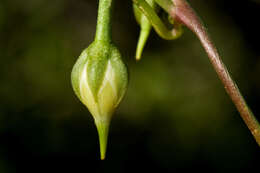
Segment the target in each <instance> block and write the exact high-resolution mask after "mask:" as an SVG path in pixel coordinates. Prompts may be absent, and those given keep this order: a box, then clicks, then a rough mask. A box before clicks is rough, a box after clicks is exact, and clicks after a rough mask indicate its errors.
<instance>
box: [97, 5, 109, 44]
mask: <svg viewBox="0 0 260 173" xmlns="http://www.w3.org/2000/svg"><path fill="white" fill-rule="evenodd" d="M112 6H113V0H99V6H98V18H97V29H96V37H95V40H97V41H104V42H110V41H111V17H112V8H113V7H112Z"/></svg>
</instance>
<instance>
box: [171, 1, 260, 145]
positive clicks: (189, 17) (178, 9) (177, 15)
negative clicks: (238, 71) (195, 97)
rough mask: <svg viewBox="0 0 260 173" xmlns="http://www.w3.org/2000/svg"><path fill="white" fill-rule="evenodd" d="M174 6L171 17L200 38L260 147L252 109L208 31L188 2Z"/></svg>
mask: <svg viewBox="0 0 260 173" xmlns="http://www.w3.org/2000/svg"><path fill="white" fill-rule="evenodd" d="M172 2H173V3H174V6H172V8H171V10H170V15H171V16H172V17H173V18H174V19H175V20H177V22H180V23H182V24H184V25H186V26H187V27H188V28H189V29H190V30H192V31H193V32H194V33H195V34H196V35H197V37H198V38H199V40H200V42H201V44H202V46H203V47H204V49H205V51H206V53H207V55H208V57H209V59H210V62H211V64H212V65H213V67H214V69H215V71H216V72H217V75H218V77H219V78H220V80H221V81H222V83H223V85H224V88H225V90H226V92H227V93H228V95H229V96H230V98H231V99H232V101H233V103H234V104H235V106H236V108H237V110H238V111H239V113H240V115H241V117H242V119H243V120H244V122H245V123H246V125H247V127H248V128H249V130H250V131H251V133H252V135H253V136H254V138H255V140H256V142H257V143H258V145H259V146H260V125H259V122H258V121H257V119H256V118H255V116H254V114H253V113H252V112H251V110H250V108H249V107H248V106H247V104H246V102H245V100H244V98H243V96H242V95H241V93H240V91H239V89H238V87H237V85H236V83H235V82H234V81H233V79H232V78H231V76H230V74H229V72H228V70H227V68H226V67H225V65H224V63H223V62H222V60H221V58H220V56H219V54H218V51H217V49H216V48H215V46H214V44H213V42H212V41H211V39H210V37H209V35H208V33H207V31H206V29H205V28H204V26H203V25H202V22H201V21H200V19H199V18H198V17H197V15H196V13H195V12H194V11H193V9H192V8H191V7H190V5H189V4H188V3H187V2H186V0H172Z"/></svg>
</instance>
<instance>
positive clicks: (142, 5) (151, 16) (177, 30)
mask: <svg viewBox="0 0 260 173" xmlns="http://www.w3.org/2000/svg"><path fill="white" fill-rule="evenodd" d="M133 2H134V3H135V4H136V6H137V7H138V8H139V9H140V10H141V11H142V12H143V13H144V15H145V16H146V17H147V19H148V20H149V21H150V22H151V24H152V26H153V28H154V29H155V31H156V32H157V34H158V35H159V36H160V37H162V38H163V39H166V40H172V39H176V38H178V37H179V36H181V34H182V29H181V26H180V25H178V24H174V28H173V29H172V30H169V29H168V28H167V27H166V26H165V25H164V23H163V22H162V21H161V19H160V18H159V17H158V15H157V14H156V12H155V11H154V9H153V8H152V7H151V6H150V5H149V4H148V3H147V2H146V1H145V0H133Z"/></svg>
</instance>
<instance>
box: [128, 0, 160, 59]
mask: <svg viewBox="0 0 260 173" xmlns="http://www.w3.org/2000/svg"><path fill="white" fill-rule="evenodd" d="M146 2H147V3H148V4H149V5H150V6H151V7H152V8H153V9H155V10H157V9H158V8H157V5H156V3H155V1H154V0H146ZM133 9H134V14H135V19H136V21H137V23H138V24H139V25H140V27H141V31H140V35H139V39H138V43H137V48H136V60H140V59H141V56H142V52H143V49H144V46H145V44H146V41H147V39H148V37H149V35H150V32H151V29H152V25H151V23H150V22H149V20H148V19H147V17H146V16H145V15H144V14H143V13H142V11H141V10H139V8H138V7H137V6H136V5H135V4H133Z"/></svg>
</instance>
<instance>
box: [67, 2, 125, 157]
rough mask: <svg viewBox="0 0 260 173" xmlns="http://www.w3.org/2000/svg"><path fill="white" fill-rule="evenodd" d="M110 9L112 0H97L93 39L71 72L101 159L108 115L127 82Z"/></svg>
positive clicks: (118, 101)
mask: <svg viewBox="0 0 260 173" xmlns="http://www.w3.org/2000/svg"><path fill="white" fill-rule="evenodd" d="M111 8H112V0H100V1H99V11H98V22H97V32H96V37H95V41H94V42H93V43H92V44H91V45H90V46H89V47H88V48H87V49H85V50H84V51H83V52H82V54H81V55H80V57H79V59H78V60H77V62H76V64H75V65H74V67H73V70H72V74H71V80H72V86H73V89H74V91H75V93H76V95H77V97H78V98H79V99H80V100H81V102H82V103H83V104H84V105H85V106H86V107H87V108H88V110H89V111H90V113H91V114H92V116H93V118H94V121H95V124H96V126H97V130H98V134H99V143H100V154H101V159H102V160H103V159H104V158H105V153H106V145H107V136H108V130H109V124H110V120H111V117H112V115H113V113H114V111H115V109H116V108H117V106H118V105H119V103H120V101H121V100H122V98H123V96H124V94H125V92H126V89H127V84H128V74H127V68H126V66H125V64H124V63H123V61H122V60H121V54H120V52H119V50H118V49H117V48H116V46H115V45H114V44H113V43H112V41H111V26H110V25H111V24H110V17H111Z"/></svg>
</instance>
